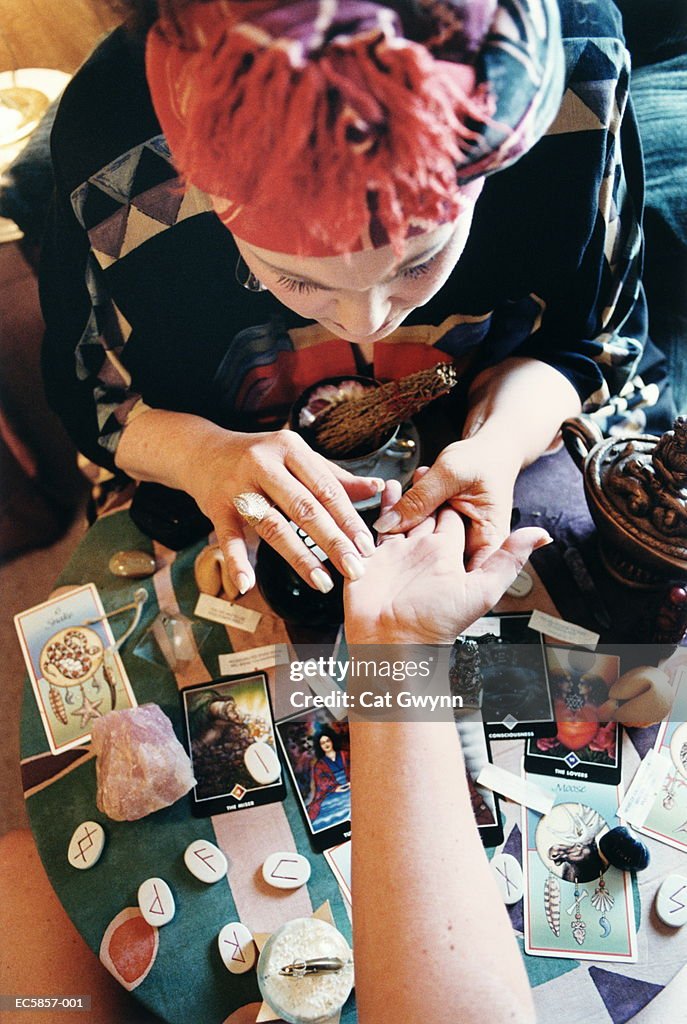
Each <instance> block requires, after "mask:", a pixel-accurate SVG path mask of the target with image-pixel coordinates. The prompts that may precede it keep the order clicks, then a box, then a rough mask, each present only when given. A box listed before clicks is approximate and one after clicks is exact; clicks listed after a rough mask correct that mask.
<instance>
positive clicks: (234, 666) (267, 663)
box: [219, 644, 289, 676]
mask: <svg viewBox="0 0 687 1024" xmlns="http://www.w3.org/2000/svg"><path fill="white" fill-rule="evenodd" d="M288 663H289V652H288V649H287V646H286V644H266V645H265V646H264V647H254V648H253V649H252V650H251V651H235V652H234V653H233V654H220V656H219V670H220V673H221V674H222V675H223V676H231V675H238V674H239V672H259V671H260V670H261V669H263V668H274V667H275V665H288Z"/></svg>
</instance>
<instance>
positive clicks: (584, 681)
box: [525, 647, 622, 786]
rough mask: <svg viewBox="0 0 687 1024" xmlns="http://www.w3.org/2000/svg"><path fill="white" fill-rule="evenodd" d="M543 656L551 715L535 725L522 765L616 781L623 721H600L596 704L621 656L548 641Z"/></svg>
mask: <svg viewBox="0 0 687 1024" xmlns="http://www.w3.org/2000/svg"><path fill="white" fill-rule="evenodd" d="M546 661H547V666H548V671H549V685H550V688H551V695H552V698H553V708H554V715H555V718H556V721H555V723H554V725H553V727H552V728H548V727H543V728H541V729H537V730H535V735H534V737H533V738H531V739H529V740H528V741H527V746H526V752H525V770H526V771H528V772H536V773H537V774H539V775H553V776H555V777H556V778H566V779H583V780H585V781H589V782H600V783H605V784H606V785H610V786H617V785H618V783H619V782H620V772H621V757H622V727H621V726H620V725H618V724H617V722H608V723H603V722H600V721H599V716H598V711H597V709H598V708H599V707H600V706H601V705H602V704H604V703H605V702H606V701H607V700H608V691H609V689H610V687H611V686H612V685H613V684H614V683H615V682H616V681H617V679H618V676H619V674H620V659H619V658H618V657H616V656H615V655H610V654H596V653H595V652H594V651H587V650H581V649H578V648H572V647H547V648H546ZM552 733H553V735H551V734H552Z"/></svg>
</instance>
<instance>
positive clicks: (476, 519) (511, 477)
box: [375, 434, 521, 568]
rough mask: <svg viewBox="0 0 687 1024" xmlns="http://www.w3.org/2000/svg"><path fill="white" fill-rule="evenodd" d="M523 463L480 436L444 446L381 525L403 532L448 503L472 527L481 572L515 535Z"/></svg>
mask: <svg viewBox="0 0 687 1024" xmlns="http://www.w3.org/2000/svg"><path fill="white" fill-rule="evenodd" d="M520 466H521V459H520V458H519V457H518V456H517V455H516V454H515V453H510V452H508V450H507V446H506V445H505V443H504V444H502V445H497V444H495V443H494V439H493V438H491V439H486V440H485V439H484V437H483V436H480V435H479V434H478V435H475V436H474V437H471V438H468V439H467V440H464V441H456V442H454V443H453V444H450V445H448V447H446V448H444V450H443V451H442V452H441V454H440V455H439V457H438V458H437V460H436V462H435V463H434V465H433V466H432V468H431V469H430V470H429V471H428V472H427V473H426V474H425V475H424V476H423V477H422V479H421V480H420V481H419V482H418V483H416V484H415V485H414V486H413V487H411V488H410V490H409V491H407V492H406V493H405V494H404V496H403V497H402V498H401V500H400V501H399V502H398V504H397V505H395V506H394V508H393V510H391V511H387V512H385V513H384V515H382V516H381V517H380V518H379V519H378V520H377V522H376V523H375V527H376V528H377V530H378V531H379V532H380V533H393V534H397V533H403V532H407V531H408V530H410V529H412V528H413V527H415V526H417V524H418V523H421V522H422V521H423V520H425V519H426V518H427V517H428V516H431V515H432V514H433V513H434V512H435V511H436V509H438V508H439V507H440V506H442V505H444V504H446V503H448V505H450V506H451V508H453V509H455V510H456V511H457V512H459V513H460V514H461V516H463V518H464V519H465V520H466V523H467V535H466V539H465V554H466V557H467V560H468V564H469V566H470V567H471V568H477V567H478V566H479V565H480V564H481V563H482V562H483V561H484V560H485V559H486V558H488V556H489V555H490V554H491V553H492V552H494V551H496V550H498V549H499V548H500V547H501V545H502V544H503V542H504V541H505V540H506V538H507V537H508V535H509V533H510V519H511V510H512V505H513V487H514V485H515V479H516V477H517V474H518V471H519V469H520Z"/></svg>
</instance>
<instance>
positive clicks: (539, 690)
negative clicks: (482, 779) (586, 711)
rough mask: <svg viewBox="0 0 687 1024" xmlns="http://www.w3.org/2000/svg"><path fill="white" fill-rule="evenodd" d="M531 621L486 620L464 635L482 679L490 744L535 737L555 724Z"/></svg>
mask: <svg viewBox="0 0 687 1024" xmlns="http://www.w3.org/2000/svg"><path fill="white" fill-rule="evenodd" d="M529 619H530V616H529V614H524V615H495V616H487V617H485V618H483V619H480V620H479V623H478V624H476V625H478V626H479V628H478V629H477V631H476V632H475V631H473V632H472V633H471V632H470V630H468V631H467V632H466V633H465V634H463V638H462V640H463V646H464V647H465V646H467V651H466V653H465V656H466V657H467V656H468V652H469V650H470V648H472V652H473V656H474V657H475V658H476V660H477V662H478V664H477V666H476V667H475V669H474V671H475V672H478V673H479V675H480V677H481V685H482V717H483V719H484V721H485V722H487V723H488V727H487V733H488V736H489V739H490V740H500V739H508V740H510V739H522V738H524V737H529V736H533V735H534V725H535V723H538V722H551V720H552V718H553V710H552V705H551V697H550V694H549V681H548V675H547V667H546V660H545V658H544V643H543V639H542V636H541V634H540V633H538V632H537V631H536V630H534V629H530V627H529ZM491 623H493V627H492V626H491V625H490V624H491ZM466 641H467V645H466ZM457 650H458V651H459V652H460V646H459V647H458V648H457ZM452 656H453V654H452ZM459 674H460V673H459Z"/></svg>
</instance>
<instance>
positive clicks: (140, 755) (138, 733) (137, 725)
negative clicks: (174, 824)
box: [91, 704, 195, 821]
mask: <svg viewBox="0 0 687 1024" xmlns="http://www.w3.org/2000/svg"><path fill="white" fill-rule="evenodd" d="M91 738H92V741H93V750H94V752H95V753H96V754H97V761H96V778H97V784H98V785H97V794H96V803H97V806H98V810H100V811H102V812H103V813H104V814H106V815H107V816H108V818H112V819H114V821H136V820H137V819H138V818H143V817H145V815H146V814H152V812H153V811H159V810H160V808H161V807H169V805H170V804H173V803H174V802H175V801H176V800H178V799H179V798H180V797H182V796H183V795H184V793H188V791H189V789H191V787H192V786H193V785H194V784H195V779H194V778H193V772H192V771H191V762H190V760H189V758H188V755H187V754H186V751H185V750H184V748H183V747H182V745H181V743H179V740H178V739H177V738H176V736H175V734H174V729H173V728H172V723H171V722H170V720H169V718H167V715H165V713H164V712H163V711H162V710H161V709H160V708H159V707H158V706H157V704H143V705H142V706H141V707H139V708H125V709H123V710H122V711H110V712H109V713H108V714H107V715H103V717H102V718H97V719H96V720H95V721H94V722H93V728H92V729H91Z"/></svg>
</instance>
